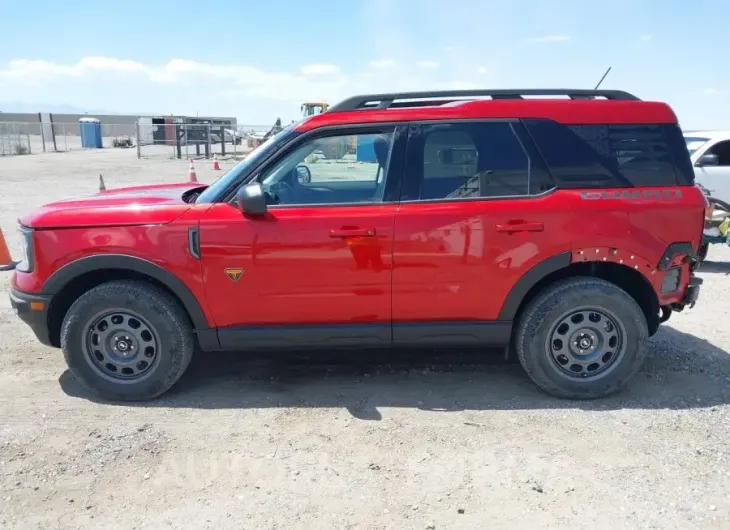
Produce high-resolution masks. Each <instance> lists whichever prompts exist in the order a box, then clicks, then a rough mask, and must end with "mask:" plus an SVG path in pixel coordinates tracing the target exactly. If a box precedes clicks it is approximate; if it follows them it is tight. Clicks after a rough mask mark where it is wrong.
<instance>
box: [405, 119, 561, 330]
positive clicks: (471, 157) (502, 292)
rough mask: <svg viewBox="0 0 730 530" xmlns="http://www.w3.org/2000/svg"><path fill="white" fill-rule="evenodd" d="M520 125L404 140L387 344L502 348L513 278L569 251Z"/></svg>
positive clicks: (429, 132) (442, 128)
mask: <svg viewBox="0 0 730 530" xmlns="http://www.w3.org/2000/svg"><path fill="white" fill-rule="evenodd" d="M531 145H532V144H530V143H529V138H527V137H526V136H525V134H524V131H523V130H522V126H521V124H520V123H519V122H517V121H515V122H509V121H503V122H500V121H485V122H481V123H480V122H473V121H472V122H461V123H460V122H455V123H438V124H430V125H427V124H424V125H419V126H417V127H415V126H414V127H413V128H412V132H411V134H410V137H409V139H408V149H407V158H406V160H407V166H406V167H407V172H406V174H405V176H404V184H403V196H402V198H401V199H402V200H401V206H400V209H399V211H398V215H397V217H396V224H395V243H394V247H393V260H394V264H395V265H394V270H393V340H394V341H395V342H413V341H422V342H424V343H437V342H441V341H443V342H448V343H453V342H463V343H467V344H468V343H486V342H494V343H495V344H504V342H505V341H506V340H507V339H508V338H509V332H510V323H509V322H498V321H499V320H500V312H501V310H502V307H503V306H504V303H505V299H506V298H507V296H508V293H509V292H510V289H511V288H512V286H514V284H515V283H516V281H517V280H518V279H519V278H520V277H521V276H522V275H523V274H525V272H527V271H528V270H529V269H530V268H532V267H533V266H534V265H535V264H536V263H538V262H539V261H540V260H541V259H543V258H544V257H545V256H546V255H548V256H549V255H552V254H555V253H558V252H561V251H564V250H565V249H566V248H570V233H569V232H568V231H566V230H565V229H564V224H565V211H566V205H565V202H564V199H562V198H560V197H558V196H556V195H555V194H550V193H546V192H547V191H549V190H550V189H551V188H552V187H553V186H552V184H551V182H550V179H549V176H548V175H547V172H546V171H545V169H544V167H543V165H542V162H541V161H540V160H539V157H537V156H536V154H535V153H534V149H533V148H532V147H531Z"/></svg>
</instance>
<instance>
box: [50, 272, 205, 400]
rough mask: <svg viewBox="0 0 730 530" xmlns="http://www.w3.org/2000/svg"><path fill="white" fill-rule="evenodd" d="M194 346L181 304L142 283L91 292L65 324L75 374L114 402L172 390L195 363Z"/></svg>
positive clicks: (66, 353)
mask: <svg viewBox="0 0 730 530" xmlns="http://www.w3.org/2000/svg"><path fill="white" fill-rule="evenodd" d="M148 339H149V340H148ZM194 344H195V343H194V337H193V329H192V325H191V323H190V319H189V318H188V316H187V314H186V313H185V311H184V310H183V309H182V308H181V307H180V304H179V303H178V302H177V301H176V300H175V299H173V298H172V297H171V296H170V295H169V294H167V293H166V292H164V291H162V290H161V289H158V288H156V287H154V286H152V285H149V284H147V283H144V282H137V281H128V280H121V281H113V282H109V283H105V284H102V285H99V286H97V287H94V288H92V289H90V290H89V291H87V292H86V293H84V294H83V295H81V296H80V297H79V298H78V300H76V301H75V302H74V303H73V305H72V306H71V308H70V309H69V310H68V312H67V313H66V316H65V318H64V320H63V324H62V326H61V349H62V350H63V354H64V357H65V358H66V364H67V365H68V367H69V369H70V370H71V373H72V374H73V375H74V376H75V377H76V379H77V380H78V382H79V383H80V384H81V386H82V387H84V388H85V389H86V390H87V391H89V392H91V393H93V394H96V395H97V396H100V397H102V398H104V399H107V400H111V401H143V400H150V399H153V398H156V397H157V396H159V395H161V394H163V393H164V392H166V391H167V390H169V389H170V388H171V387H172V386H173V385H174V384H175V382H177V380H178V379H179V378H180V377H181V376H182V374H183V373H184V372H185V370H186V369H187V367H188V365H189V364H190V360H191V359H192V356H193V351H194ZM115 348H116V351H115ZM125 356H126V357H125ZM145 363H146V364H145ZM110 366H113V367H114V368H115V369H114V370H111V368H110Z"/></svg>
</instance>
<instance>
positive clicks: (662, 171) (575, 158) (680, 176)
mask: <svg viewBox="0 0 730 530" xmlns="http://www.w3.org/2000/svg"><path fill="white" fill-rule="evenodd" d="M525 126H526V127H527V130H528V131H529V132H530V134H531V135H532V137H533V139H534V140H535V143H536V144H537V146H538V148H539V149H540V152H541V153H542V155H543V157H544V159H545V161H546V163H547V165H548V167H549V168H550V170H551V172H552V173H553V176H554V177H555V179H556V180H557V181H558V186H559V187H562V188H591V187H602V188H605V187H645V186H676V185H678V184H692V183H693V182H694V174H693V171H692V167H691V163H690V161H689V154H688V152H687V147H686V144H685V142H684V140H683V139H682V134H681V131H680V129H679V127H678V126H676V125H665V124H657V125H651V124H648V125H636V124H626V125H615V124H611V125H562V124H559V123H556V122H554V121H550V120H525Z"/></svg>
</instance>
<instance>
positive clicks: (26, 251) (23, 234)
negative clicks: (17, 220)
mask: <svg viewBox="0 0 730 530" xmlns="http://www.w3.org/2000/svg"><path fill="white" fill-rule="evenodd" d="M18 231H19V232H20V241H21V247H20V248H21V254H20V262H19V263H18V264H17V265H16V266H15V270H18V271H20V272H33V265H34V260H33V258H34V253H33V230H31V229H30V228H26V227H25V226H19V227H18Z"/></svg>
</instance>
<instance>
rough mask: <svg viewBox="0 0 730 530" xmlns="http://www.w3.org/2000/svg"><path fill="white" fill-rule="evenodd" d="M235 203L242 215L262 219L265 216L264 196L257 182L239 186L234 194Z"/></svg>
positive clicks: (262, 189)
mask: <svg viewBox="0 0 730 530" xmlns="http://www.w3.org/2000/svg"><path fill="white" fill-rule="evenodd" d="M236 203H237V205H238V209H239V210H241V213H242V214H243V215H248V216H251V217H262V216H264V215H266V211H267V207H266V194H265V193H264V188H263V187H262V186H261V184H259V183H258V182H255V183H253V184H248V185H247V186H241V187H240V188H239V190H238V192H237V193H236Z"/></svg>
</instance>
